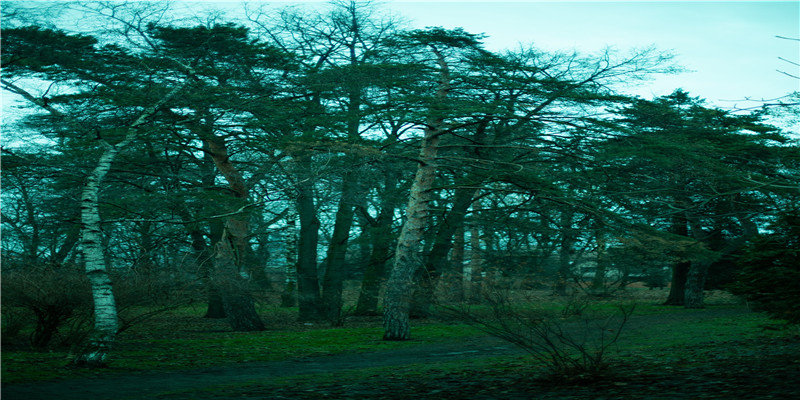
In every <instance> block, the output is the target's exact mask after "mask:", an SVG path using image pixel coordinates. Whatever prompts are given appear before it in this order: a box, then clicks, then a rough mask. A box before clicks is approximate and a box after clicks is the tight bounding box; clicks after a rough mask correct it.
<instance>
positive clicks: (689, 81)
mask: <svg viewBox="0 0 800 400" xmlns="http://www.w3.org/2000/svg"><path fill="white" fill-rule="evenodd" d="M374 2H375V3H376V4H377V5H379V6H382V7H385V8H387V9H389V10H391V12H393V13H395V14H397V15H398V16H402V17H405V18H406V19H407V20H408V21H409V22H410V23H411V24H412V26H414V27H419V28H423V27H426V26H442V27H445V28H455V27H462V28H464V29H465V30H466V31H468V32H471V33H485V34H486V35H488V38H487V39H486V45H487V47H488V48H489V49H492V50H501V49H505V48H511V49H513V48H517V47H518V46H519V44H521V43H523V44H531V43H532V44H533V45H535V46H536V47H539V48H541V49H544V50H562V51H570V50H572V49H577V50H579V51H582V52H598V51H602V50H603V49H604V48H605V47H606V46H613V47H615V48H617V49H618V50H620V51H622V52H625V51H627V50H630V49H633V48H642V47H647V46H650V45H655V46H656V47H657V48H658V49H660V50H669V51H672V52H673V53H674V54H675V55H676V56H677V58H676V61H677V63H678V64H679V65H681V66H683V67H685V68H686V69H688V70H689V71H690V72H685V73H682V74H679V75H674V76H664V77H661V78H659V79H657V80H656V81H654V82H649V83H647V84H646V86H644V87H641V88H639V89H637V90H636V91H635V93H636V94H638V95H640V96H642V97H645V98H650V97H652V96H660V95H666V94H669V93H671V92H672V91H673V90H674V89H676V88H683V89H684V90H687V91H688V92H690V93H691V94H692V95H694V96H700V97H703V98H705V99H707V100H708V101H709V102H710V103H712V104H715V105H717V106H720V107H734V106H739V107H745V106H753V105H757V104H758V103H757V102H748V101H745V99H754V100H762V99H766V100H771V99H775V98H779V97H782V96H784V95H786V94H788V93H791V92H794V91H800V79H796V78H791V77H789V76H786V75H784V74H781V73H780V72H778V71H777V70H781V71H784V72H787V73H790V74H793V75H797V76H800V67H798V66H795V65H792V64H791V63H789V62H786V61H782V60H780V59H779V57H783V58H784V59H787V60H791V61H793V62H798V63H800V41H792V40H784V39H779V38H776V35H777V36H785V37H792V38H800V1H797V0H795V1H775V2H769V1H709V2H702V1H689V2H681V1H673V0H662V1H571V0H566V1H558V2H552V1H551V2H547V1H536V0H517V1H477V0H468V1H463V0H462V1H455V0H450V1H411V0H383V1H380V0H376V1H374ZM175 3H179V4H182V5H183V6H185V7H187V8H189V9H191V11H195V9H196V10H197V11H200V10H201V9H203V8H209V7H220V8H223V9H225V10H226V11H229V14H238V12H239V11H241V10H243V7H242V6H241V4H243V3H242V2H241V1H235V0H206V1H204V0H194V1H191V2H189V1H185V2H184V1H176V2H175ZM199 3H203V4H199ZM249 3H250V4H253V3H256V4H263V3H266V4H270V5H275V6H278V7H280V6H284V5H289V4H291V5H298V4H306V5H311V6H324V5H325V4H326V3H328V1H327V0H308V1H303V2H298V1H287V0H273V1H250V2H249Z"/></svg>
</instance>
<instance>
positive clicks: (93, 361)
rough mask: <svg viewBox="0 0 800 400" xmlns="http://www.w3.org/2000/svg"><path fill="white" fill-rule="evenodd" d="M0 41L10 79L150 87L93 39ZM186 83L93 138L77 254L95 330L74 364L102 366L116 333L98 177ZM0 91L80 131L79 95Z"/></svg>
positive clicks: (20, 36) (20, 35) (57, 35)
mask: <svg viewBox="0 0 800 400" xmlns="http://www.w3.org/2000/svg"><path fill="white" fill-rule="evenodd" d="M3 40H4V45H3V53H4V57H3V58H4V60H5V62H4V65H3V67H4V69H5V70H6V71H7V73H9V74H10V75H11V76H13V77H19V78H22V77H24V76H25V75H36V76H37V77H39V78H40V79H41V78H44V79H49V80H50V81H51V82H58V81H59V80H62V79H70V80H76V81H77V83H76V84H74V85H75V86H83V87H91V86H94V85H97V86H98V87H100V88H103V87H106V88H109V89H110V88H111V85H109V82H114V81H115V80H116V79H124V82H125V84H126V85H130V86H121V87H117V88H115V89H117V90H119V89H120V88H123V90H128V91H130V90H135V89H133V88H134V87H136V86H137V84H140V83H150V84H151V85H152V84H153V83H155V82H140V80H139V79H138V76H136V71H131V70H130V68H129V67H130V65H132V64H134V63H135V57H131V56H129V55H128V54H126V53H125V52H124V51H121V49H119V48H116V47H114V46H107V47H97V43H98V41H97V40H96V39H94V38H92V37H89V36H81V35H68V34H65V33H63V32H59V31H49V30H42V29H39V28H35V27H31V28H18V29H11V30H6V31H5V34H4V36H3ZM126 73H127V74H128V75H127V76H126V75H125V74H126ZM126 78H127V79H126ZM159 83H160V82H159ZM189 83H190V80H189V79H186V78H184V79H182V80H180V81H178V82H177V83H173V84H171V85H170V86H172V88H170V89H168V90H166V91H159V90H155V91H154V92H155V93H154V95H153V93H151V94H150V95H151V96H153V98H151V103H150V104H151V105H150V106H148V107H144V108H143V109H141V110H136V109H132V110H129V111H128V115H126V117H127V118H128V121H127V123H125V124H124V125H123V126H119V125H118V126H117V127H113V128H112V129H113V130H111V131H109V132H108V133H109V134H110V135H109V136H111V137H112V138H113V137H114V136H117V137H116V138H113V139H112V141H109V140H108V139H109V138H106V137H102V136H100V137H98V138H97V139H98V140H97V144H98V147H99V149H98V150H99V151H97V154H98V155H97V159H96V164H95V167H94V168H93V169H91V170H90V171H89V173H88V176H87V179H86V181H85V183H84V185H83V189H82V193H81V198H80V204H81V207H80V210H81V214H80V215H81V218H80V219H81V251H82V254H83V262H84V264H85V269H86V275H87V277H88V278H89V282H90V284H91V290H92V297H93V301H94V314H95V326H94V332H93V334H92V336H91V338H90V340H89V342H88V343H87V345H86V346H85V347H84V349H83V350H82V351H81V353H80V354H79V355H78V356H77V357H76V359H75V363H76V364H78V365H87V366H102V365H105V364H106V361H107V357H108V353H109V351H110V350H111V347H112V346H113V344H114V341H115V338H116V334H117V331H118V329H119V325H118V317H117V308H116V302H115V300H114V293H113V289H112V284H111V279H110V277H109V274H108V266H107V265H106V261H105V249H104V247H103V242H104V240H103V238H102V230H101V227H100V223H101V217H100V213H99V209H98V204H99V195H100V190H101V188H102V183H103V179H104V178H105V177H106V175H107V174H108V172H109V170H110V168H111V164H112V163H113V162H114V160H115V159H116V157H117V155H118V154H119V153H120V151H122V150H123V149H124V148H125V147H126V146H128V145H129V144H130V143H131V142H133V141H134V140H135V139H136V138H137V136H138V135H139V132H140V130H141V129H142V127H143V126H145V125H146V124H147V123H148V122H149V120H150V119H151V118H152V117H153V116H154V115H155V114H156V113H158V112H160V111H161V109H162V107H165V106H166V105H167V104H169V103H170V102H171V101H173V100H174V98H175V97H176V96H177V95H178V94H179V93H180V92H181V91H182V90H183V89H184V88H185V87H186V86H188V85H189ZM146 86H147V85H145V87H146ZM3 87H4V89H6V90H8V91H11V92H13V93H15V94H17V95H20V96H22V97H23V98H25V99H26V100H27V101H29V102H30V103H32V104H33V105H35V106H38V107H39V108H40V109H42V110H44V111H46V112H47V113H48V114H49V115H50V117H51V118H52V121H53V122H54V123H65V124H66V127H67V128H68V129H70V130H76V131H77V132H75V133H78V134H80V132H81V131H82V130H83V129H81V122H79V120H77V119H76V118H75V116H74V114H73V113H72V111H73V110H72V109H71V107H75V106H78V105H79V104H77V103H78V101H81V100H82V99H81V98H80V97H81V96H75V95H66V96H64V98H63V99H61V101H62V102H64V103H66V104H65V106H66V107H65V108H66V109H67V111H62V110H61V109H59V108H57V107H56V106H54V105H52V104H50V102H49V100H48V99H47V98H46V97H44V96H42V97H37V96H34V95H33V94H31V93H30V92H29V91H27V90H26V89H24V88H22V87H20V86H18V85H17V84H15V83H14V82H12V81H10V80H7V79H4V80H3ZM81 94H82V93H81ZM96 99H97V100H99V101H100V103H101V104H102V103H106V104H114V103H116V101H115V100H117V99H115V98H114V97H111V98H96ZM70 100H72V101H70ZM75 100H78V101H75ZM92 116H93V117H95V118H97V117H99V118H98V119H101V118H104V117H105V118H107V116H105V115H102V114H100V115H97V114H95V115H92ZM120 131H122V132H120ZM120 133H121V135H120ZM114 139H115V140H114Z"/></svg>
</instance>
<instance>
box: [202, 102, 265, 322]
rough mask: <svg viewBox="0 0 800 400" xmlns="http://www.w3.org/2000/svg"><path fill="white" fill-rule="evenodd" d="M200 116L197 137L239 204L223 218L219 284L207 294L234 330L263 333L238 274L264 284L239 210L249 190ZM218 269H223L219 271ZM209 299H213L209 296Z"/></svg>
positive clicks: (245, 220) (216, 261) (206, 117)
mask: <svg viewBox="0 0 800 400" xmlns="http://www.w3.org/2000/svg"><path fill="white" fill-rule="evenodd" d="M200 114H201V115H203V116H204V120H205V123H204V124H202V125H201V126H200V127H197V129H198V130H199V131H198V132H199V134H200V137H201V138H203V140H204V142H205V143H204V144H205V146H206V149H207V150H208V154H209V155H210V156H211V159H212V160H213V161H214V165H215V166H216V168H217V170H218V171H219V173H220V174H222V176H223V177H224V178H225V181H226V182H227V183H228V189H230V192H231V194H232V195H233V197H234V198H236V199H238V200H239V201H238V202H237V203H238V204H241V205H242V206H241V207H240V208H239V210H237V211H238V212H235V213H233V214H232V215H230V216H228V217H226V218H225V227H224V233H223V234H222V237H221V238H220V240H219V241H218V242H217V243H216V245H215V253H216V254H215V259H214V267H215V268H216V269H217V270H216V271H215V274H214V278H215V279H222V281H221V282H213V283H212V285H211V286H212V288H213V289H212V290H211V292H210V295H211V296H216V295H219V297H220V298H221V300H222V306H223V310H224V311H225V316H226V318H227V319H228V322H229V323H230V325H231V328H232V329H233V330H234V331H242V332H245V331H253V330H264V329H265V328H264V325H263V323H262V322H261V319H260V318H259V316H258V313H257V312H256V310H255V306H254V305H253V299H252V296H251V294H250V292H249V289H248V288H247V287H246V284H245V282H244V281H243V279H242V277H241V273H242V272H247V273H248V275H249V276H250V277H251V278H252V280H253V281H254V282H256V284H257V285H261V287H262V288H263V285H266V284H267V282H268V279H267V277H266V272H265V271H264V269H263V268H260V267H257V266H256V263H254V260H253V249H252V248H251V247H250V215H249V214H248V213H247V212H244V211H243V210H244V208H245V207H246V206H247V199H248V197H249V193H250V188H249V187H248V185H247V182H246V181H245V179H244V177H243V176H242V173H241V172H240V171H239V169H238V168H236V165H234V164H233V162H231V157H230V154H228V148H227V143H226V142H225V140H224V139H223V138H221V137H218V136H217V135H216V134H214V126H213V124H214V119H213V118H211V117H210V116H209V115H208V111H207V110H200ZM259 265H260V263H259ZM220 267H224V269H223V270H220ZM215 290H216V291H218V293H215V292H214V291H215ZM210 300H216V299H214V298H213V297H212V298H210Z"/></svg>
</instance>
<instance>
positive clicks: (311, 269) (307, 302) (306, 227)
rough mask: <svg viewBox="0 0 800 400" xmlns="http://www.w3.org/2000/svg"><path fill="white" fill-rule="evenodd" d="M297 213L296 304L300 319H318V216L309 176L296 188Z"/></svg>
mask: <svg viewBox="0 0 800 400" xmlns="http://www.w3.org/2000/svg"><path fill="white" fill-rule="evenodd" d="M297 191H298V195H297V213H298V217H299V219H300V237H299V240H298V245H297V246H298V251H297V296H298V297H297V303H298V306H299V315H298V319H299V320H300V321H318V320H319V319H320V317H321V316H320V314H321V313H320V293H319V278H318V276H317V241H318V239H319V225H320V222H319V219H317V212H316V208H315V207H314V188H313V184H312V183H311V181H310V180H308V179H303V180H301V181H300V182H299V183H298V187H297Z"/></svg>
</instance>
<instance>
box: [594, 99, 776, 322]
mask: <svg viewBox="0 0 800 400" xmlns="http://www.w3.org/2000/svg"><path fill="white" fill-rule="evenodd" d="M702 103H703V102H702V101H701V100H699V99H696V98H691V97H689V96H688V94H687V93H685V92H683V91H681V90H678V91H676V92H674V93H673V94H671V95H669V96H665V97H662V98H658V99H655V100H653V101H646V100H635V101H634V102H633V104H632V105H631V106H630V107H627V108H625V109H624V110H622V111H621V113H620V114H621V115H622V116H623V117H624V118H625V123H626V125H627V127H628V129H626V130H625V131H621V132H620V133H619V134H618V135H616V136H615V137H611V138H609V140H608V141H607V142H606V143H605V144H604V146H605V147H604V152H605V153H604V154H602V155H601V156H599V158H598V159H599V160H602V164H601V165H603V168H604V171H605V173H607V174H609V176H613V177H614V182H613V183H612V184H611V185H609V186H608V187H607V189H606V190H607V191H608V193H613V192H617V193H621V194H623V195H622V196H613V197H614V199H615V201H617V202H619V204H621V205H622V206H623V207H625V208H626V209H628V210H632V211H633V210H634V209H635V210H637V211H638V212H634V213H633V215H631V217H632V218H639V219H640V221H642V222H644V221H647V223H650V224H656V225H659V226H662V227H664V230H665V231H668V232H670V233H671V234H672V235H675V236H674V238H675V239H676V240H675V241H674V242H673V243H674V244H675V246H674V247H673V248H672V249H671V250H670V252H671V253H673V254H676V255H678V258H679V259H678V260H676V261H674V266H673V282H672V286H671V291H670V296H669V298H668V299H667V304H674V305H684V306H686V307H688V308H699V307H703V297H702V294H703V289H704V287H705V280H706V277H707V273H708V270H709V267H710V266H711V265H712V264H713V263H714V262H716V261H718V260H720V259H721V258H722V257H724V256H727V255H730V254H732V253H733V252H734V251H736V250H738V249H740V248H741V247H742V246H743V245H744V244H745V243H746V241H747V240H748V239H749V238H751V237H752V236H753V235H754V234H755V233H756V231H757V225H756V221H757V219H758V216H759V215H764V214H766V213H768V212H770V208H769V207H768V206H767V204H765V203H764V200H766V199H767V198H768V196H770V193H774V189H771V188H769V187H768V186H766V185H758V184H754V182H753V181H752V177H759V178H757V180H761V179H763V180H768V181H773V182H775V181H781V180H783V179H785V177H782V176H781V172H779V171H780V169H779V170H778V171H776V170H775V166H776V165H781V164H783V163H784V162H785V160H788V159H787V158H786V157H785V155H786V154H787V153H786V151H787V149H786V148H785V147H783V146H782V143H785V142H786V139H785V138H784V137H783V136H782V135H781V134H780V133H779V132H778V131H777V130H776V129H775V128H774V127H771V126H768V125H765V124H763V123H762V122H761V121H760V116H759V115H758V114H750V115H734V114H731V113H728V112H726V111H723V110H719V109H712V108H707V107H705V106H704V105H703V104H702ZM609 155H610V156H611V157H610V158H606V157H609ZM782 160H784V161H782Z"/></svg>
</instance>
